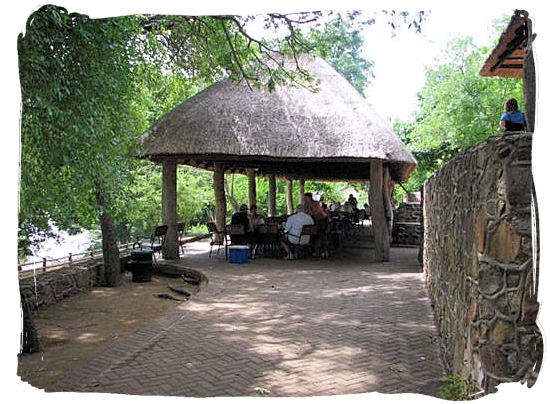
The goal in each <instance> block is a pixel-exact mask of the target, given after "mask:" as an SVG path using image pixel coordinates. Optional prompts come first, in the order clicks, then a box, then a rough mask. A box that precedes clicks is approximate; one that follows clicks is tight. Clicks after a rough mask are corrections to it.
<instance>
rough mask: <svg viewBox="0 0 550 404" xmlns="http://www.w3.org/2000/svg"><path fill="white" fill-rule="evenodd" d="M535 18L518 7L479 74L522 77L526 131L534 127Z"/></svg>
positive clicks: (532, 129)
mask: <svg viewBox="0 0 550 404" xmlns="http://www.w3.org/2000/svg"><path fill="white" fill-rule="evenodd" d="M532 25H533V24H532V21H531V19H530V18H529V13H528V12H527V11H525V10H516V11H515V12H514V15H513V16H512V18H511V19H510V22H509V23H508V26H507V27H506V29H505V30H504V32H503V33H502V35H501V36H500V39H499V41H498V43H497V45H496V47H495V48H494V49H493V51H492V52H491V54H490V55H489V57H488V58H487V60H486V61H485V63H484V65H483V67H482V68H481V70H480V72H479V74H480V75H481V76H485V77H492V76H498V77H512V78H523V93H524V100H525V117H526V120H527V131H528V132H533V131H534V128H535V99H536V75H535V62H534V57H533V46H532V44H533V41H534V40H535V37H536V35H535V34H534V33H533V32H532Z"/></svg>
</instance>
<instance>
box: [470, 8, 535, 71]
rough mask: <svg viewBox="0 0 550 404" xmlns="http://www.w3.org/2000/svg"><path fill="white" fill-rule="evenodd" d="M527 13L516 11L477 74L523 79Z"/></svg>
mask: <svg viewBox="0 0 550 404" xmlns="http://www.w3.org/2000/svg"><path fill="white" fill-rule="evenodd" d="M528 17H529V13H528V12H527V11H525V10H516V11H515V12H514V15H513V16H512V18H511V20H510V23H509V24H508V26H507V27H506V29H505V30H504V32H503V33H502V35H501V36H500V39H499V41H498V43H497V45H496V47H495V48H494V49H493V52H491V55H489V57H488V58H487V60H486V61H485V63H484V65H483V67H482V68H481V70H480V72H479V74H480V75H481V76H485V77H491V76H498V77H513V78H522V77H523V62H524V59H525V51H526V48H527V38H528V25H527V21H528Z"/></svg>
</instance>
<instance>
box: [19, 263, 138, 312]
mask: <svg viewBox="0 0 550 404" xmlns="http://www.w3.org/2000/svg"><path fill="white" fill-rule="evenodd" d="M127 260H128V257H121V262H120V264H121V268H123V269H124V268H125V265H126V262H127ZM104 284H105V274H104V271H103V264H102V262H101V261H95V262H93V261H91V262H88V263H85V264H80V265H72V266H70V267H66V268H61V269H59V270H56V271H52V272H38V271H37V273H36V276H30V277H27V278H22V279H20V280H19V290H20V293H21V304H22V305H23V307H25V306H27V307H29V308H30V309H31V310H34V309H36V308H38V307H40V306H42V305H51V304H54V303H58V302H59V301H61V300H63V299H64V298H66V297H68V296H72V295H76V294H78V293H82V292H87V291H89V290H90V289H92V288H93V287H95V286H101V285H104Z"/></svg>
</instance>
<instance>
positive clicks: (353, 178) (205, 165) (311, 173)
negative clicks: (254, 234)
mask: <svg viewBox="0 0 550 404" xmlns="http://www.w3.org/2000/svg"><path fill="white" fill-rule="evenodd" d="M149 159H151V160H152V161H155V162H158V163H161V162H162V161H164V160H171V161H175V162H176V163H178V164H184V165H188V166H191V167H197V168H202V169H205V170H209V171H214V164H222V165H223V166H224V167H225V172H226V173H240V174H245V173H246V172H247V170H253V171H254V172H255V173H256V175H257V176H260V177H266V176H269V175H274V176H275V177H278V178H286V179H304V180H317V181H348V182H366V181H369V180H370V163H371V161H374V160H375V159H358V158H308V159H304V158H294V159H292V158H284V159H283V158H279V157H270V156H239V155H220V154H218V155H166V156H163V155H156V156H154V157H153V156H151V157H149ZM383 162H384V164H385V165H386V166H387V167H388V168H389V170H390V176H391V178H392V179H393V180H394V181H397V182H402V181H403V180H405V178H403V177H402V176H403V174H406V176H407V177H408V175H409V174H410V172H412V170H414V167H415V165H414V164H406V167H404V164H403V163H400V162H390V161H383Z"/></svg>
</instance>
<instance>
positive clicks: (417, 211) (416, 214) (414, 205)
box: [394, 202, 422, 223]
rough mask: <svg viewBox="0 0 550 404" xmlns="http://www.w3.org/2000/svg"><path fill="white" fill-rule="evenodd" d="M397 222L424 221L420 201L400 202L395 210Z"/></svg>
mask: <svg viewBox="0 0 550 404" xmlns="http://www.w3.org/2000/svg"><path fill="white" fill-rule="evenodd" d="M394 221H395V222H415V223H421V222H422V205H421V204H420V202H403V203H400V204H399V206H398V207H397V210H396V211H395V218H394Z"/></svg>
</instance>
